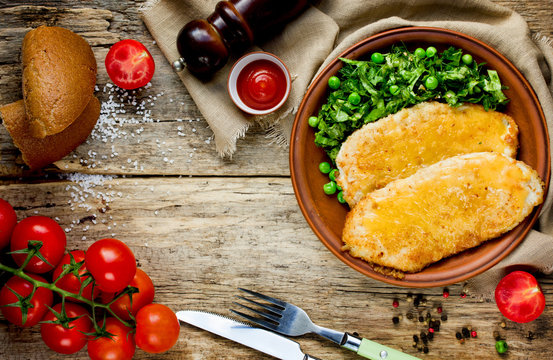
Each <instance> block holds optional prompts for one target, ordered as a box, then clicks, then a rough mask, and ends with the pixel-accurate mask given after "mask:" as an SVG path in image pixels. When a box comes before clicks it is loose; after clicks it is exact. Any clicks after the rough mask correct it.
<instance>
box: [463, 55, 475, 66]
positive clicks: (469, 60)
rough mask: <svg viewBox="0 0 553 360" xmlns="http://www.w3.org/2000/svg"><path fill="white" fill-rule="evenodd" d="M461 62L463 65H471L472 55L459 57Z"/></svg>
mask: <svg viewBox="0 0 553 360" xmlns="http://www.w3.org/2000/svg"><path fill="white" fill-rule="evenodd" d="M461 60H462V61H463V63H464V64H467V65H470V64H472V55H471V54H465V55H463V57H461Z"/></svg>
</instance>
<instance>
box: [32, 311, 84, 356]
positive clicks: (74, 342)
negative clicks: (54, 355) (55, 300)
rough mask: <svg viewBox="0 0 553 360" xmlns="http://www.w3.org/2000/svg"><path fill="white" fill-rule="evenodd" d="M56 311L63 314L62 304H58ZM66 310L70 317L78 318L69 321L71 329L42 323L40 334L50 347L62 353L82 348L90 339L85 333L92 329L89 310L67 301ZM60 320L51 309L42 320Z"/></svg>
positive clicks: (72, 352) (71, 352)
mask: <svg viewBox="0 0 553 360" xmlns="http://www.w3.org/2000/svg"><path fill="white" fill-rule="evenodd" d="M52 309H53V310H54V311H56V312H57V313H59V314H61V304H56V305H55V306H54V307H53V308H52ZM65 312H66V315H67V317H68V318H76V317H79V316H80V317H79V318H78V319H76V320H73V321H70V322H69V329H66V328H64V327H63V326H62V325H60V324H48V323H41V324H40V335H41V336H42V340H43V341H44V343H45V344H46V345H48V347H49V348H50V349H52V350H54V351H55V352H58V353H60V354H74V353H76V352H77V351H79V350H81V349H82V348H83V347H84V346H85V345H86V343H87V341H88V339H87V337H86V335H84V334H83V333H89V332H91V331H92V321H91V320H90V318H89V317H88V311H87V310H86V309H85V308H83V307H82V306H79V305H77V304H72V303H68V302H67V303H65ZM55 320H58V318H57V317H56V315H54V313H53V312H51V311H49V312H48V313H47V314H46V315H45V316H44V318H43V319H42V321H55Z"/></svg>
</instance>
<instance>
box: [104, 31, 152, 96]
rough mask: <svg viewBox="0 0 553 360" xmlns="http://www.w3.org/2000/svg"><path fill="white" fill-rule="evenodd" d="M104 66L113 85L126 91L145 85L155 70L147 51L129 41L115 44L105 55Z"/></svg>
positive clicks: (136, 42) (133, 41) (137, 43)
mask: <svg viewBox="0 0 553 360" xmlns="http://www.w3.org/2000/svg"><path fill="white" fill-rule="evenodd" d="M105 65H106V70H107V72H108V75H109V77H110V79H111V80H112V81H113V82H114V83H115V85H117V86H119V87H120V88H123V89H127V90H132V89H137V88H139V87H142V86H144V85H146V84H147V83H148V82H149V81H150V80H151V79H152V77H153V76H154V71H155V68H156V66H155V63H154V58H153V57H152V55H151V54H150V52H149V51H148V49H146V47H145V46H144V45H142V43H140V42H138V41H136V40H131V39H125V40H121V41H119V42H116V43H115V44H114V45H113V46H112V47H111V48H110V49H109V51H108V54H107V55H106V60H105Z"/></svg>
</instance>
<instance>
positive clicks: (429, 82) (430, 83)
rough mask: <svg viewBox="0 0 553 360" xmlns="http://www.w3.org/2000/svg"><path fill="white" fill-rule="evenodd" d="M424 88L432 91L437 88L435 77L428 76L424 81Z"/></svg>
mask: <svg viewBox="0 0 553 360" xmlns="http://www.w3.org/2000/svg"><path fill="white" fill-rule="evenodd" d="M424 86H425V87H426V88H427V89H428V90H434V89H435V88H437V87H438V79H436V77H435V76H429V77H427V78H426V81H425V82H424Z"/></svg>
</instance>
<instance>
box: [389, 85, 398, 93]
mask: <svg viewBox="0 0 553 360" xmlns="http://www.w3.org/2000/svg"><path fill="white" fill-rule="evenodd" d="M389 90H390V94H392V95H397V94H399V86H397V85H391V86H390V89H389Z"/></svg>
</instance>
